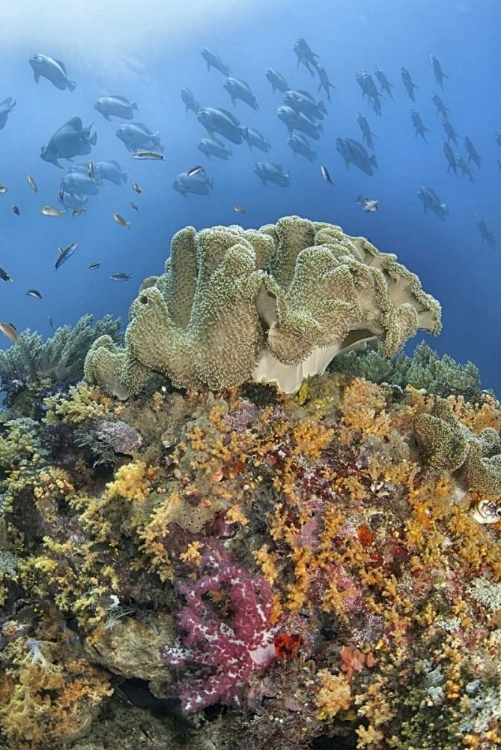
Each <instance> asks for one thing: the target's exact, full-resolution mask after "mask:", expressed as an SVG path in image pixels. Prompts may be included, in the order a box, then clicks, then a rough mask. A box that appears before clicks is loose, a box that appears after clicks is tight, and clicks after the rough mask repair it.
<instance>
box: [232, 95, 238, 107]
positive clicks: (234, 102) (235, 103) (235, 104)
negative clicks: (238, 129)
mask: <svg viewBox="0 0 501 750" xmlns="http://www.w3.org/2000/svg"><path fill="white" fill-rule="evenodd" d="M231 103H232V104H233V106H234V107H236V106H237V100H236V99H235V97H234V96H232V97H231Z"/></svg>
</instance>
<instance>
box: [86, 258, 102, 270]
mask: <svg viewBox="0 0 501 750" xmlns="http://www.w3.org/2000/svg"><path fill="white" fill-rule="evenodd" d="M98 268H101V263H100V262H99V261H98V260H96V261H94V263H91V264H90V266H89V270H90V271H97V269H98Z"/></svg>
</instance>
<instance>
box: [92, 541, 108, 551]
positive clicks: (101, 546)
mask: <svg viewBox="0 0 501 750" xmlns="http://www.w3.org/2000/svg"><path fill="white" fill-rule="evenodd" d="M111 549H112V548H111V547H110V545H109V543H108V542H94V544H91V545H90V547H89V552H108V551H109V550H111Z"/></svg>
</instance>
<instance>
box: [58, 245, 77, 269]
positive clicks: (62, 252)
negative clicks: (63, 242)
mask: <svg viewBox="0 0 501 750" xmlns="http://www.w3.org/2000/svg"><path fill="white" fill-rule="evenodd" d="M77 247H78V242H72V243H71V244H70V245H68V246H67V247H65V248H62V247H58V250H59V257H58V259H57V260H56V271H57V269H58V268H59V266H62V265H63V263H66V261H67V260H68V259H69V258H71V256H72V255H73V253H74V252H75V250H76V249H77Z"/></svg>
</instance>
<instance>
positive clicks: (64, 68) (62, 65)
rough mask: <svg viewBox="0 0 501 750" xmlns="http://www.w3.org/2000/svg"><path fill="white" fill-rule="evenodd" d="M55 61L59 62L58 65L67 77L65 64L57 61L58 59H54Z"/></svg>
mask: <svg viewBox="0 0 501 750" xmlns="http://www.w3.org/2000/svg"><path fill="white" fill-rule="evenodd" d="M54 60H55V61H56V62H57V64H58V65H59V66H60V67H61V68H62V70H63V72H64V74H65V75H67V73H66V66H65V64H64V63H63V62H61V60H56V58H54Z"/></svg>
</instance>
